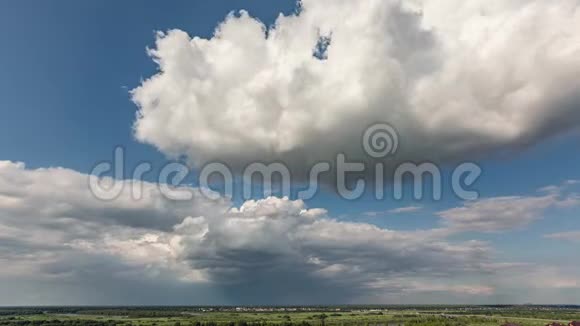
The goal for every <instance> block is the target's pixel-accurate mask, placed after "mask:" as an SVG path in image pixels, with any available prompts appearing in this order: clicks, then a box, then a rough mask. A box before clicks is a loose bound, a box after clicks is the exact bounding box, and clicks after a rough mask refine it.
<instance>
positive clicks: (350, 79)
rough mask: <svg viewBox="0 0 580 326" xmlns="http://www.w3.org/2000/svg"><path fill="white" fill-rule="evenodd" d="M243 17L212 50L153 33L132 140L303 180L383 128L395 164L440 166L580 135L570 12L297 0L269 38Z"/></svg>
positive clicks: (412, 0) (500, 4) (551, 5)
mask: <svg viewBox="0 0 580 326" xmlns="http://www.w3.org/2000/svg"><path fill="white" fill-rule="evenodd" d="M250 14H251V13H250ZM250 14H248V13H246V12H241V13H240V14H239V15H237V14H232V15H230V16H228V17H227V18H226V19H225V21H224V22H223V23H221V24H220V25H219V26H218V27H217V30H216V33H215V35H214V36H213V37H212V38H210V39H204V38H200V37H196V36H194V35H193V36H190V35H188V34H187V33H186V32H184V31H181V30H171V31H168V32H165V33H160V34H159V35H158V38H157V41H156V45H155V47H154V48H153V49H151V50H150V53H151V55H152V57H153V58H154V60H155V61H156V62H157V64H158V65H159V72H158V73H157V74H155V75H154V76H152V77H151V78H149V79H147V80H145V81H144V82H143V83H142V84H141V85H140V86H139V87H138V88H136V89H134V90H133V93H132V94H133V100H134V101H135V103H136V104H137V105H138V107H139V114H138V117H137V120H136V122H135V134H136V137H137V139H139V140H140V141H143V142H146V143H150V144H153V145H155V146H156V147H157V148H159V149H160V150H161V151H163V152H165V153H167V154H170V155H183V154H185V155H187V156H188V157H189V158H190V159H191V160H192V161H193V162H195V163H196V164H198V165H199V164H203V163H204V162H208V161H212V160H220V161H225V162H227V163H229V164H231V165H233V166H240V167H241V166H244V165H245V163H247V162H249V161H251V160H259V161H273V160H282V161H284V162H286V163H288V164H289V165H290V166H291V167H292V168H293V169H295V170H300V169H303V168H304V167H305V166H307V165H309V164H310V163H312V162H316V161H319V160H332V159H333V158H334V157H335V155H336V153H338V152H344V153H347V154H348V157H349V158H352V159H366V158H368V157H367V156H366V155H365V154H364V153H363V152H362V149H361V146H360V139H361V135H362V133H363V130H364V129H365V127H367V126H368V125H370V124H372V123H375V122H379V121H384V122H388V123H390V124H392V125H393V126H394V127H395V128H396V129H397V130H398V133H399V135H400V137H399V138H400V144H399V151H398V156H397V157H398V159H399V160H407V159H413V160H431V161H443V162H445V161H450V160H454V159H466V158H473V157H474V156H473V154H474V153H478V154H482V153H487V152H489V151H492V152H493V151H498V150H502V151H503V150H515V149H519V148H521V147H524V146H527V145H530V144H534V143H536V142H538V141H541V140H543V139H545V138H547V137H549V136H553V135H556V134H558V133H563V132H566V131H570V130H575V129H577V128H578V126H579V125H580V95H579V94H580V80H579V79H578V78H577V76H578V75H579V74H580V32H579V31H580V4H579V2H578V1H577V0H556V1H544V0H532V1H529V0H528V1H522V0H491V1H490V0H476V1H469V2H466V1H460V0H445V1H440V0H407V1H398V0H397V1H380V0H375V1H334V0H323V1H320V0H304V1H302V2H301V10H300V11H299V13H297V14H294V15H289V16H283V15H281V16H280V17H278V19H277V20H276V22H275V24H274V25H273V26H268V27H267V26H264V25H263V24H262V23H261V22H259V21H258V20H256V19H254V18H252V17H251V16H250Z"/></svg>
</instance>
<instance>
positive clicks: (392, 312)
mask: <svg viewBox="0 0 580 326" xmlns="http://www.w3.org/2000/svg"><path fill="white" fill-rule="evenodd" d="M574 320H580V307H579V306H416V307H413V306H318V307H316V306H309V307H297V306H296V307H273V306H270V307H258V306H254V307H17V308H16V307H15V308H0V325H196V326H265V325H284V326H291V325H300V326H308V325H313V326H314V325H320V326H322V325H365V326H391V325H392V326H395V325H396V326H399V325H457V326H459V325H490V326H491V325H505V324H510V325H522V326H536V325H538V326H539V325H547V324H549V323H551V322H558V323H560V324H563V325H569V323H570V322H571V321H574Z"/></svg>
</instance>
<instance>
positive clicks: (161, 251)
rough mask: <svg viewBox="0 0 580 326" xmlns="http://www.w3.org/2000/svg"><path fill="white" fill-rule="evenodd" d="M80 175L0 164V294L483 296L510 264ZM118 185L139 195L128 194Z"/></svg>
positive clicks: (281, 299) (439, 238)
mask: <svg viewBox="0 0 580 326" xmlns="http://www.w3.org/2000/svg"><path fill="white" fill-rule="evenodd" d="M90 178H94V177H90ZM88 182H89V176H87V175H84V174H81V173H78V172H75V171H72V170H68V169H63V168H48V169H35V170H31V169H26V168H25V166H24V165H23V164H21V163H13V162H0V263H1V264H2V266H4V267H3V268H2V270H1V271H0V293H11V295H10V297H4V296H2V295H0V303H3V304H18V303H27V304H31V303H34V304H47V303H51V304H55V303H62V304H70V303H77V304H78V303H79V302H82V303H91V304H103V303H109V304H111V303H117V304H127V303H135V304H137V303H140V304H159V303H165V304H169V303H174V304H183V303H200V304H201V303H206V304H207V303H222V304H223V303H302V304H306V303H320V302H327V303H331V302H337V303H344V302H362V301H365V300H371V301H373V302H391V303H395V302H405V300H406V302H423V303H427V302H437V300H441V298H445V301H448V302H465V300H470V302H483V301H485V298H490V297H492V296H494V295H495V294H496V291H498V288H497V286H496V285H497V284H499V283H498V282H500V281H499V280H498V279H497V278H498V277H499V276H500V275H503V276H502V277H505V276H506V275H509V274H510V271H513V269H514V268H516V267H518V266H520V265H518V264H513V263H500V262H498V261H496V259H494V254H493V253H494V250H493V249H492V248H491V247H490V245H489V244H488V243H485V242H481V241H475V240H460V241H459V240H451V238H450V236H451V235H453V234H456V233H457V232H461V230H460V229H459V228H455V227H453V226H452V227H450V228H447V229H446V228H439V229H426V230H416V231H396V230H390V229H387V228H382V227H378V226H375V225H372V224H367V223H356V222H342V221H338V220H335V219H333V218H332V217H330V216H328V213H327V211H326V210H324V209H320V208H308V207H306V205H305V203H304V202H302V201H300V200H297V201H293V200H289V199H287V198H276V197H269V198H265V199H261V200H250V201H246V202H244V203H243V204H241V205H239V206H236V205H234V204H233V203H231V202H230V201H228V200H226V199H219V200H208V199H204V198H203V197H201V196H199V198H198V196H194V199H193V200H192V201H187V202H176V201H171V200H168V199H165V198H164V196H163V193H162V192H161V191H160V188H159V187H158V186H157V185H155V184H151V183H147V182H142V181H134V180H125V181H117V182H122V183H123V184H125V186H126V188H124V190H123V192H122V193H121V194H120V195H119V196H118V197H117V198H116V199H114V200H110V201H106V202H104V201H101V200H99V199H97V198H96V197H94V195H93V194H92V193H91V192H90V191H89V188H88V186H87V183H88ZM131 185H132V186H133V187H142V188H143V189H145V191H144V194H146V195H144V196H142V197H141V198H140V199H135V198H132V197H131V196H130V193H131V191H132V187H131ZM190 191H191V192H192V193H193V194H197V193H198V191H197V190H196V189H194V188H192V189H190ZM555 191H556V190H554V191H553V192H552V194H553V195H546V196H547V197H545V198H544V197H541V196H540V197H538V198H544V199H538V200H539V201H541V202H544V201H549V202H551V201H555V199H554V197H551V196H556V194H555ZM550 198H551V199H550ZM565 198H567V197H562V198H561V199H560V200H559V202H561V203H567V202H568V201H567V200H566V199H565ZM530 201H531V202H532V204H533V203H534V202H535V200H533V199H530ZM515 204H518V205H519V204H522V202H518V201H517V200H516V201H515ZM486 205H487V204H485V202H484V203H483V204H474V205H472V206H469V207H468V208H467V209H468V210H472V211H474V213H472V214H471V215H473V214H476V213H477V212H479V211H482V209H481V207H480V206H486ZM546 205H547V204H546ZM530 206H533V207H529V209H530V210H533V209H534V207H535V208H536V209H540V210H541V209H542V208H543V207H544V206H545V205H535V204H534V205H530ZM483 208H485V207H483ZM486 211H489V210H486V209H483V212H486ZM462 212H463V213H462V214H463V215H465V214H467V213H466V212H464V211H462ZM449 214H451V215H453V214H454V213H453V211H451V213H448V214H447V215H449ZM456 215H457V214H456ZM460 217H461V216H459V217H458V218H460ZM525 221H526V222H530V221H528V220H525ZM498 223H499V222H498ZM469 230H471V229H469ZM552 272H554V273H556V272H558V271H552ZM567 273H568V274H567V275H568V276H567V277H568V278H573V277H574V275H575V274H574V270H570V271H567ZM542 275H543V274H542ZM546 286H548V285H546ZM558 286H559V287H558V289H560V288H565V289H569V288H571V287H572V288H573V287H577V283H574V284H573V283H571V282H567V283H562V284H559V285H558ZM96 288H98V289H99V295H98V296H93V295H90V298H89V296H87V294H86V293H92V292H93V290H94V289H96ZM552 288H553V287H552ZM499 290H501V289H499ZM13 293H15V294H13ZM153 294H154V295H153ZM478 300H483V301H478ZM574 300H576V299H574ZM365 302H367V301H365Z"/></svg>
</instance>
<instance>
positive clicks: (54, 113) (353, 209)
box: [0, 0, 580, 229]
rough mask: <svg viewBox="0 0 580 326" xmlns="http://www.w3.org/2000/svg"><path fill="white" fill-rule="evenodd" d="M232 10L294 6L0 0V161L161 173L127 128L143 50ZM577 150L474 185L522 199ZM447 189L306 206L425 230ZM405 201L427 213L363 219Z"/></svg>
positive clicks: (543, 151)
mask: <svg viewBox="0 0 580 326" xmlns="http://www.w3.org/2000/svg"><path fill="white" fill-rule="evenodd" d="M238 9H246V10H248V11H249V12H250V14H251V15H252V16H254V17H257V18H259V19H260V20H261V21H263V22H264V23H266V24H267V25H269V24H271V23H272V22H273V21H274V19H275V18H276V16H277V15H278V13H279V12H284V13H290V12H293V11H294V10H295V2H294V1H290V0H287V1H275V2H274V1H231V0H221V1H203V2H202V1H185V0H177V1H172V2H171V3H164V2H157V1H137V0H125V1H113V0H103V1H76V0H47V1H31V0H24V1H22V0H19V1H16V0H6V1H1V2H0V42H1V44H2V49H1V51H0V94H1V96H0V159H4V160H13V161H23V162H25V163H26V164H27V165H28V166H29V167H31V168H36V167H48V166H62V167H67V168H72V169H75V170H78V171H81V172H88V171H90V169H91V168H92V167H93V166H94V165H95V164H96V163H97V162H99V161H103V160H109V159H111V156H112V151H113V148H114V147H115V146H117V145H122V146H124V147H125V148H126V149H127V162H128V166H133V165H136V164H137V163H139V162H141V161H151V162H153V163H154V166H155V167H157V168H159V167H161V166H162V164H163V163H164V162H165V161H166V158H165V157H164V156H163V155H162V154H160V153H159V152H157V151H156V150H155V148H153V147H151V146H149V145H144V144H139V143H137V142H136V141H135V140H134V139H133V137H132V131H131V126H132V123H133V120H134V117H135V111H136V107H135V106H134V104H133V103H132V102H131V101H130V99H129V94H128V90H129V89H132V88H134V87H136V86H137V85H139V83H140V80H141V79H142V78H147V77H149V76H151V75H152V74H153V73H154V72H155V70H156V66H155V64H154V63H153V62H152V60H151V59H150V58H149V57H148V56H147V55H146V52H145V48H146V47H147V46H151V45H152V44H153V42H154V32H155V31H158V30H161V31H164V30H168V29H173V28H179V29H182V30H185V31H187V32H188V33H190V35H197V36H201V37H209V36H211V35H212V33H213V31H214V29H215V27H216V26H217V24H218V23H219V22H221V21H222V20H223V18H224V17H225V16H226V14H227V13H228V12H230V11H232V10H238ZM577 144H578V136H577V135H564V136H560V137H558V138H556V139H551V140H548V141H545V142H544V143H542V144H540V145H539V146H535V147H533V148H527V149H522V150H521V151H520V152H516V153H509V154H502V155H494V156H493V157H488V156H482V157H480V158H478V162H479V163H480V164H481V165H482V167H483V168H484V174H483V176H482V177H481V178H480V180H479V181H478V183H477V184H476V188H477V189H478V190H479V191H480V192H481V195H482V196H485V197H492V196H503V195H526V194H533V193H535V191H536V189H537V188H540V187H542V186H545V185H550V184H558V183H560V182H562V181H563V180H566V179H578V178H580V171H579V164H578V163H580V151H578V145H577ZM448 180H449V179H448V178H447V179H446V181H448ZM448 187H449V183H448V182H447V183H446V192H445V193H446V196H444V200H443V201H442V202H438V203H433V202H425V201H421V202H415V201H413V200H410V199H407V200H404V201H402V202H394V201H393V200H391V199H385V200H382V201H376V200H374V199H373V197H372V196H370V195H369V196H365V197H363V198H361V199H359V200H356V201H347V200H342V199H340V198H339V197H338V196H336V195H335V194H334V193H331V192H323V193H321V194H320V195H318V196H317V197H315V198H314V199H312V200H310V201H309V205H310V206H312V207H325V208H327V209H329V210H330V212H331V214H332V215H333V216H342V218H343V219H347V220H349V219H355V220H358V221H367V222H372V223H375V224H378V225H385V226H390V227H393V228H400V229H417V228H429V227H433V226H436V225H437V224H438V220H437V219H436V218H435V217H433V216H432V214H430V212H433V211H436V210H438V209H443V208H445V207H449V206H454V205H458V204H459V203H458V201H457V200H456V199H455V198H454V197H453V196H450V195H449V188H448ZM387 193H388V192H387ZM387 198H390V197H387ZM407 205H423V206H425V209H424V210H423V211H422V212H418V213H414V214H408V215H397V216H392V215H385V216H379V217H374V218H361V217H360V213H361V212H365V211H386V210H389V209H391V208H393V207H400V206H407ZM541 223H548V222H541ZM570 223H572V224H575V225H578V223H577V222H570ZM570 227H572V226H570Z"/></svg>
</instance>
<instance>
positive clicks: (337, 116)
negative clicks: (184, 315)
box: [0, 0, 580, 305]
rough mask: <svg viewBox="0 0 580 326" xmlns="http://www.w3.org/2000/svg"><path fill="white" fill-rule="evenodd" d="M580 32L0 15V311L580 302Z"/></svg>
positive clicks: (201, 5) (496, 6)
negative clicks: (207, 171) (107, 189)
mask: <svg viewBox="0 0 580 326" xmlns="http://www.w3.org/2000/svg"><path fill="white" fill-rule="evenodd" d="M579 31H580V2H579V1H577V0H555V1H550V2H546V1H541V0H529V1H520V0H507V1H506V0H501V1H500V0H497V1H495V0H493V1H490V0H487V1H483V0H481V1H480V0H475V1H470V2H469V3H464V2H463V1H459V0H445V1H434V0H404V1H371V0H369V1H357V2H347V1H331V0H322V1H314V0H304V1H302V2H301V3H296V2H294V1H276V2H257V1H211V2H193V1H178V0H175V1H171V2H164V3H157V2H153V1H148V2H143V1H133V0H127V1H122V2H118V1H109V0H105V1H82V2H79V1H72V0H71V1H69V0H61V1H43V2H33V1H28V0H24V1H3V2H0V41H1V43H2V51H0V92H1V95H2V96H1V97H0V116H1V119H0V262H1V264H2V266H4V267H3V268H2V269H1V270H0V305H67V304H86V305H104V304H107V305H109V304H110V305H133V304H135V305H140V304H154V305H159V304H167V305H171V304H180V305H183V304H186V305H187V304H232V305H236V304H335V303H341V304H342V303H385V304H411V303H412V304H429V303H473V304H510V303H529V302H531V303H538V304H560V303H566V304H580V260H578V259H577V257H578V249H579V246H580V220H579V219H578V213H579V212H580V181H579V180H580V171H579V170H578V166H579V163H580V151H579V150H578V140H579V133H578V131H579V130H580V95H579V94H580V81H579V80H578V78H577V76H578V75H579V74H580V61H579V60H580V59H579V58H580V32H579ZM385 124H387V125H388V126H391V127H392V129H390V130H392V132H391V134H390V135H388V136H390V138H387V139H382V140H383V141H386V143H385V142H381V139H379V142H378V143H374V144H373V145H376V146H378V147H381V146H387V147H388V146H389V145H391V147H390V149H391V151H390V153H387V154H386V155H382V156H380V157H374V156H372V155H370V154H369V151H368V149H367V148H366V147H364V146H363V144H365V140H366V139H365V136H364V135H365V130H369V129H368V128H369V126H376V125H381V126H384V125H385ZM382 136H384V134H383V135H382ZM389 141H390V143H389ZM361 142H362V143H361ZM116 148H122V149H123V152H124V162H123V173H120V174H119V173H113V172H111V171H109V172H108V173H106V174H105V175H100V174H98V173H96V172H95V167H97V166H98V165H99V164H100V163H102V162H113V161H114V159H115V157H114V153H115V149H116ZM383 149H384V147H383ZM339 154H340V155H344V157H346V158H347V161H349V162H360V163H363V164H365V169H364V170H363V171H361V172H360V173H358V174H356V175H355V176H354V177H353V176H351V178H350V179H348V180H347V181H348V182H347V187H348V188H349V189H353V188H352V187H353V186H354V185H355V183H354V182H355V181H356V180H357V179H364V180H366V181H367V183H366V188H364V190H365V191H364V192H363V193H362V194H361V196H357V198H355V199H347V198H344V196H342V194H341V192H340V189H339V188H340V187H339V186H338V182H337V178H336V177H335V176H336V174H333V173H334V172H336V171H337V166H338V163H336V162H337V157H338V155H339ZM144 162H146V163H149V164H150V165H151V171H149V172H147V173H146V174H144V175H143V177H141V178H135V177H134V175H133V172H134V171H135V169H136V167H137V166H138V165H139V164H141V163H144ZM216 162H219V163H221V164H224V166H227V167H228V169H229V171H231V173H232V176H233V180H234V181H233V188H234V191H233V193H232V196H228V194H226V193H225V191H224V190H225V187H224V183H221V182H220V181H219V180H218V181H215V180H213V179H212V183H211V184H210V185H211V187H212V189H213V190H215V191H216V192H215V193H214V194H217V196H214V197H213V198H209V197H208V196H207V194H206V193H207V192H206V191H204V189H205V188H204V185H203V184H202V183H201V181H200V180H201V178H200V173H201V172H203V171H204V168H205V167H207V166H208V165H211V164H215V163H216ZM320 162H330V163H332V164H331V171H330V173H329V174H327V175H324V176H322V178H321V179H320V184H319V186H320V187H319V188H318V191H317V192H316V193H315V194H314V195H313V196H308V197H303V196H301V195H300V190H303V189H304V188H305V187H306V186H307V185H308V180H309V179H308V177H309V173H310V172H311V168H312V167H313V166H314V165H315V164H317V163H320ZM410 162H412V163H414V164H420V163H429V164H433V165H434V166H436V167H437V168H438V169H439V171H441V173H442V178H441V180H442V185H441V187H440V189H441V190H442V195H441V198H438V199H434V198H433V196H432V195H433V190H432V189H434V188H437V182H436V180H435V179H431V178H426V180H425V183H424V184H423V185H422V186H423V188H424V189H425V195H424V196H422V197H421V198H419V199H415V198H413V197H412V194H413V191H414V190H415V188H414V185H413V182H411V181H412V180H410V179H409V178H406V179H403V180H402V181H400V182H398V181H397V180H396V179H394V178H393V176H394V175H395V171H396V170H397V167H400V166H401V165H404V164H405V163H410ZM466 162H470V163H474V164H476V165H477V166H478V167H479V169H480V171H481V173H480V175H479V176H478V177H477V178H476V180H475V181H474V182H473V183H471V184H469V185H467V188H468V189H469V190H470V191H476V192H477V196H476V198H462V197H461V196H460V195H458V194H457V192H456V191H455V190H456V189H455V188H454V187H452V184H453V183H452V175H453V173H454V171H457V167H458V166H461V164H462V163H466ZM171 163H179V164H180V166H182V167H187V169H188V174H187V176H186V177H185V178H184V179H183V180H181V182H179V184H176V185H174V186H179V188H177V189H180V190H183V191H187V193H188V194H190V195H191V196H190V197H191V198H188V200H176V199H175V198H168V196H167V189H166V188H164V187H163V185H164V184H165V182H164V181H163V180H161V179H160V177H159V176H160V175H162V174H163V171H164V168H166V167H167V166H168V164H171ZM252 163H264V164H270V163H279V164H283V165H284V167H285V168H286V169H288V172H289V173H290V175H291V176H292V179H291V183H290V189H291V191H290V193H289V194H285V193H283V191H282V190H281V189H283V188H282V186H281V185H280V184H279V183H277V182H282V180H275V182H274V184H273V185H272V193H265V191H264V190H269V188H268V189H265V188H267V187H260V186H259V185H258V186H256V185H255V184H254V183H252V180H249V181H248V179H247V178H245V177H244V176H243V173H244V169H245V168H246V167H247V166H248V165H250V164H252ZM377 164H383V166H384V169H383V170H384V172H385V173H384V178H381V181H382V182H383V186H382V187H381V188H382V189H383V190H384V191H385V194H386V195H385V196H384V198H380V199H377V198H376V197H375V193H374V192H373V191H371V190H372V189H374V187H375V183H373V180H375V182H376V180H377V179H376V178H375V175H374V173H375V172H374V171H375V170H374V167H376V166H377ZM253 181H255V180H253ZM461 181H462V182H464V181H465V180H464V179H461ZM95 182H105V183H106V182H109V183H110V184H113V185H119V186H120V188H119V189H121V190H120V191H119V193H117V194H116V196H114V198H112V199H110V200H104V199H103V198H102V197H100V196H99V195H98V193H95V191H94V189H93V186H94V184H95ZM245 183H249V184H251V188H252V189H253V190H254V191H253V193H252V194H251V195H250V196H244V194H243V193H242V190H241V189H242V188H243V186H244V184H245ZM396 185H402V189H403V195H404V196H403V198H400V199H399V198H395V196H394V195H393V189H394V188H393V187H395V186H396ZM113 188H114V187H113ZM137 188H138V189H142V190H143V191H142V196H140V198H135V196H134V189H137ZM172 189H173V190H175V188H172Z"/></svg>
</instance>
